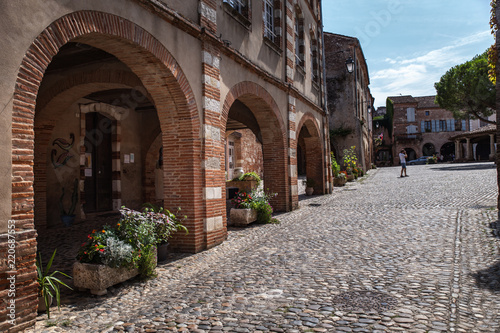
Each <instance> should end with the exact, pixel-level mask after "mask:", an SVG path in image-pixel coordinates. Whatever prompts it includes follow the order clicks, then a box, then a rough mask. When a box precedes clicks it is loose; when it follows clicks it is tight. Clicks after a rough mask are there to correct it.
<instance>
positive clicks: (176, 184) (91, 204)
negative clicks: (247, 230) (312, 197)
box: [0, 0, 331, 331]
mask: <svg viewBox="0 0 500 333" xmlns="http://www.w3.org/2000/svg"><path fill="white" fill-rule="evenodd" d="M0 12H1V13H2V14H0V15H1V16H2V22H3V24H2V25H1V27H0V32H1V36H2V37H1V38H2V45H4V46H5V47H3V48H2V51H1V52H2V54H1V56H2V59H3V60H2V65H1V66H0V74H1V78H2V79H1V81H0V83H1V87H2V89H0V102H1V105H2V112H1V113H0V133H1V134H0V153H1V154H2V156H3V158H2V160H1V161H0V167H1V170H3V174H4V176H3V177H2V178H1V184H0V185H1V188H2V191H1V192H0V196H1V198H2V199H1V201H0V249H1V256H2V258H7V251H8V249H9V248H8V244H9V243H8V238H9V234H8V221H13V223H15V230H16V233H15V248H16V257H15V269H14V270H12V269H10V268H9V267H8V266H7V263H6V262H5V261H2V267H1V272H2V276H3V278H2V288H1V290H2V291H1V292H0V293H1V295H2V297H1V299H2V304H3V306H2V307H1V309H0V331H6V330H7V329H10V330H12V331H18V330H22V329H24V328H26V327H30V326H32V325H33V323H34V321H35V317H36V308H37V284H36V280H35V279H36V272H35V255H36V251H37V230H41V229H45V228H52V227H60V226H62V224H61V222H60V216H59V215H61V214H62V213H61V211H62V210H64V211H65V213H71V212H72V213H73V214H74V215H75V223H76V224H75V225H73V227H72V228H79V227H81V226H83V225H84V224H85V223H86V221H89V220H91V219H92V218H93V217H94V216H96V215H97V214H100V213H104V212H106V213H109V212H115V211H116V210H117V209H118V208H119V207H120V206H121V205H126V206H128V207H130V208H139V207H140V205H141V204H142V203H144V202H158V203H161V204H164V205H165V206H166V207H167V208H171V209H172V208H175V207H178V206H181V207H182V211H183V214H184V215H187V220H186V222H185V224H186V226H187V227H188V229H189V231H190V232H189V234H188V235H181V236H178V237H176V238H175V239H174V240H173V246H174V247H175V248H176V249H177V250H178V251H186V252H198V251H202V250H204V249H207V248H210V247H213V246H215V245H217V244H220V243H221V242H223V241H224V240H225V238H226V236H227V227H226V219H227V217H226V200H225V199H226V198H225V191H226V189H225V179H226V177H225V172H226V162H225V158H226V152H225V151H226V138H227V136H228V135H229V134H226V133H233V132H234V130H235V129H240V128H242V127H241V126H242V125H244V126H243V127H244V128H248V129H250V130H251V131H252V132H253V135H255V137H256V138H257V139H258V141H259V143H260V144H261V146H262V169H263V170H262V174H263V181H264V183H265V187H266V188H269V189H270V190H271V191H273V192H276V193H278V196H277V197H276V199H275V202H273V206H274V207H275V208H276V209H277V210H279V211H289V210H293V209H295V208H297V206H298V190H297V163H298V162H297V144H298V142H303V144H304V147H305V148H306V149H305V153H304V154H301V158H302V159H303V161H301V163H303V164H304V165H305V166H306V173H307V177H310V178H314V179H315V180H316V184H317V185H316V188H315V193H317V194H324V193H329V192H330V191H331V183H330V179H331V174H330V167H329V144H328V135H327V133H328V120H327V112H326V109H325V98H324V86H323V68H322V66H321V64H322V61H321V59H322V44H321V43H322V31H321V26H322V24H321V3H320V2H318V1H316V0H312V1H304V0H274V1H272V0H266V1H262V2H260V1H259V2H258V1H250V0H248V1H237V2H236V1H234V2H233V1H213V0H200V1H195V0H188V1H182V2H179V1H170V0H165V1H159V0H123V1H120V2H119V4H118V3H117V2H114V1H113V2H111V1H97V0H89V1H84V2H82V1H70V0H62V1H61V0H58V1H56V0H48V1H44V2H40V1H34V0H26V1H23V2H16V1H3V2H2V3H1V4H0ZM75 180H76V181H75ZM73 184H76V185H73ZM73 193H75V194H74V195H73ZM7 272H9V274H11V273H12V274H15V276H16V293H15V296H14V297H10V298H9V295H8V282H7V280H6V273H7ZM11 301H13V302H15V307H16V310H15V312H16V313H15V318H16V321H15V325H12V324H11V323H9V322H8V317H7V314H8V313H7V310H6V305H7V304H10V303H9V302H11Z"/></svg>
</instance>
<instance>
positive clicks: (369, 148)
mask: <svg viewBox="0 0 500 333" xmlns="http://www.w3.org/2000/svg"><path fill="white" fill-rule="evenodd" d="M324 35H325V67H326V86H327V95H328V109H329V111H330V117H329V125H330V130H331V132H332V134H333V136H332V137H331V138H330V142H331V149H332V151H334V153H335V156H336V158H337V160H338V161H342V156H343V154H342V151H343V150H344V149H346V148H350V147H352V146H355V147H356V150H355V151H356V155H357V157H358V163H359V164H360V165H361V166H362V168H363V170H365V171H366V170H367V169H369V168H370V167H371V163H372V161H373V156H372V155H373V140H372V120H371V117H372V116H371V110H372V109H373V107H372V105H373V102H374V98H373V97H372V95H371V93H370V88H369V87H368V85H369V84H370V77H369V75H368V66H367V64H366V61H365V57H364V55H363V50H362V49H361V45H360V43H359V40H358V39H357V38H353V37H348V36H343V35H338V34H333V33H325V34H324ZM348 59H352V61H353V62H354V70H353V72H352V73H349V72H348V71H347V67H346V61H347V60H348Z"/></svg>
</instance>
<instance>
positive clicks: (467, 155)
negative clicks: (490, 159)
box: [465, 138, 473, 161]
mask: <svg viewBox="0 0 500 333" xmlns="http://www.w3.org/2000/svg"><path fill="white" fill-rule="evenodd" d="M465 141H466V144H465V158H466V159H467V161H472V160H473V157H472V143H471V141H470V138H466V139H465Z"/></svg>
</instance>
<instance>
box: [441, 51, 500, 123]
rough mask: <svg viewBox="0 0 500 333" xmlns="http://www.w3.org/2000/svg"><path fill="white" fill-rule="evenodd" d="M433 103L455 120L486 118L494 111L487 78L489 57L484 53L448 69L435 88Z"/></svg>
mask: <svg viewBox="0 0 500 333" xmlns="http://www.w3.org/2000/svg"><path fill="white" fill-rule="evenodd" d="M434 87H435V88H436V91H437V95H436V102H437V103H438V104H439V106H440V107H442V108H444V109H447V110H450V111H452V112H453V116H454V117H455V118H456V119H467V118H471V119H480V120H483V121H485V122H487V123H494V122H491V121H490V120H488V119H487V118H488V117H489V116H491V115H492V114H493V113H494V109H495V107H496V89H495V86H494V85H493V83H492V82H491V81H490V79H489V77H488V55H487V52H484V53H483V54H481V55H477V56H475V57H474V58H473V59H472V60H469V61H467V62H465V63H463V64H461V65H457V66H455V67H452V68H451V69H449V70H448V71H447V72H446V73H445V74H444V75H443V76H442V77H441V79H440V80H439V82H436V83H435V84H434Z"/></svg>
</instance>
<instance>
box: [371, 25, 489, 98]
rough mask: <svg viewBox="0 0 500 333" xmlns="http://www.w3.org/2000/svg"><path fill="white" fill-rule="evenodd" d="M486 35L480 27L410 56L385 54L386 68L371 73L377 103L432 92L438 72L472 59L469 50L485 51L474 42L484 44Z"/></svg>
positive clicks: (433, 92)
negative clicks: (445, 43) (392, 97)
mask: <svg viewBox="0 0 500 333" xmlns="http://www.w3.org/2000/svg"><path fill="white" fill-rule="evenodd" d="M487 38H490V39H492V37H491V34H490V32H489V31H482V32H479V33H476V34H473V35H470V36H466V37H463V38H460V39H457V40H455V41H454V42H453V43H451V44H449V45H445V46H443V47H441V48H439V49H435V50H431V51H429V52H427V53H425V54H421V55H417V56H415V57H413V58H408V57H397V58H395V59H390V58H386V59H385V63H387V64H388V66H387V68H385V69H383V70H378V71H376V72H375V73H373V74H372V75H370V90H371V93H372V95H373V96H374V97H375V100H376V105H384V104H385V99H386V98H387V97H388V96H397V95H399V94H402V95H412V96H425V95H433V94H435V93H436V92H435V90H434V83H435V82H437V81H439V79H440V77H441V75H443V74H444V73H445V72H446V71H447V70H448V69H449V68H451V67H453V66H455V65H458V64H461V63H463V62H465V61H467V60H470V59H472V57H473V56H474V55H475V54H472V55H471V53H473V52H476V53H482V52H484V50H480V51H479V52H477V51H476V49H477V47H476V45H475V44H478V43H481V44H484V42H485V40H486V39H487Z"/></svg>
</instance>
